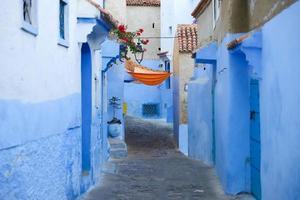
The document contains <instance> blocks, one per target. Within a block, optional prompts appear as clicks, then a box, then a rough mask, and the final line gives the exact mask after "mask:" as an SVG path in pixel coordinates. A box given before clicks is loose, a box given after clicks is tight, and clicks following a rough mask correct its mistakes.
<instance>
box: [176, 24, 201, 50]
mask: <svg viewBox="0 0 300 200" xmlns="http://www.w3.org/2000/svg"><path fill="white" fill-rule="evenodd" d="M177 37H178V44H179V52H180V53H192V52H193V51H194V50H196V49H197V46H198V36H197V25H196V24H180V25H178V26H177Z"/></svg>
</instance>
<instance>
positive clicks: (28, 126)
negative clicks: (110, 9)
mask: <svg viewBox="0 0 300 200" xmlns="http://www.w3.org/2000/svg"><path fill="white" fill-rule="evenodd" d="M84 1H85V0H80V1H78V0H77V1H76V0H70V1H69V47H68V48H67V47H64V46H61V45H58V35H59V28H58V23H59V20H58V19H59V16H58V15H59V3H58V1H57V2H54V1H52V0H43V1H38V3H39V4H38V10H37V11H38V12H37V16H38V23H37V24H38V31H39V33H38V35H37V36H34V35H32V34H30V33H28V32H25V31H24V30H22V29H21V25H22V21H23V19H22V1H21V0H5V1H3V2H1V3H2V4H1V6H3V7H4V8H5V9H3V10H2V12H1V13H0V57H1V64H0V66H1V67H0V74H1V78H0V101H4V104H1V105H0V110H1V109H2V112H7V115H5V113H4V114H3V113H2V114H3V115H2V118H0V120H2V121H1V123H2V126H0V141H1V143H0V148H4V147H9V146H13V145H18V144H22V143H25V142H27V141H30V140H34V139H38V138H41V137H47V136H49V135H53V134H58V133H62V132H64V131H65V130H67V129H68V128H70V127H71V128H72V127H74V126H79V125H80V123H81V120H80V119H81V117H80V110H81V109H80V106H78V104H80V96H79V95H80V92H81V44H80V43H79V41H78V37H77V36H78V35H80V33H81V32H82V31H83V32H84V33H85V34H89V33H90V32H91V31H92V26H93V24H91V25H90V26H89V27H90V29H89V30H88V29H81V28H80V26H78V25H77V16H78V15H77V10H78V6H79V5H80V4H81V3H82V2H84ZM79 2H80V3H79ZM86 6H89V8H90V9H91V10H93V9H94V8H93V7H92V6H91V5H86ZM90 16H93V15H90ZM83 39H84V40H83V41H80V42H86V37H85V38H83ZM92 58H93V59H94V60H93V62H92V65H93V69H92V73H93V82H92V83H93V85H92V87H93V88H92V89H93V90H92V94H93V116H94V117H93V119H95V118H96V117H95V116H96V115H97V113H98V110H95V107H96V104H97V105H99V104H100V102H99V101H100V100H99V98H98V99H97V98H95V97H96V96H97V95H100V94H99V91H98V90H97V88H96V87H95V81H94V78H95V76H96V75H97V74H99V71H100V69H101V68H102V65H101V60H100V58H101V51H99V50H97V49H94V50H93V49H92ZM98 78H99V79H100V78H101V77H98ZM98 83H101V79H100V80H99V82H98ZM99 88H100V86H99V85H98V89H99ZM96 90H97V91H98V93H97V91H96ZM74 95H76V98H75V100H74V98H71V100H68V99H67V100H66V102H68V105H65V106H61V107H59V106H56V107H55V109H54V108H48V109H49V110H50V111H53V112H51V113H50V114H48V116H47V113H44V112H43V111H45V110H46V111H49V110H47V108H44V107H38V109H36V110H34V112H33V111H32V112H31V111H28V112H26V113H25V112H22V111H21V110H20V107H18V106H19V105H21V106H24V107H25V106H28V107H30V106H35V105H41V104H43V105H45V104H46V103H47V102H53V101H56V100H62V99H65V98H68V97H70V96H71V97H72V96H74ZM74 101H76V102H74ZM96 101H97V102H96ZM44 103H45V104H44ZM72 103H73V104H74V105H76V107H75V108H73V107H70V106H72V105H71V104H72ZM5 105H11V106H12V107H7V106H5ZM46 105H47V104H46ZM51 105H53V103H52V104H51ZM1 106H2V107H1ZM51 109H52V110H51ZM56 109H60V110H61V111H58V110H56ZM30 112H31V113H30ZM59 112H62V113H64V114H65V115H66V116H64V118H63V119H60V117H61V116H59V115H57V113H59ZM45 119H47V120H45ZM14 121H15V122H14ZM46 121H47V123H46ZM3 133H5V134H3ZM7 135H10V137H7ZM1 145H2V146H1Z"/></svg>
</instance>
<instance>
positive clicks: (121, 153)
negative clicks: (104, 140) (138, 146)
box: [110, 148, 128, 159]
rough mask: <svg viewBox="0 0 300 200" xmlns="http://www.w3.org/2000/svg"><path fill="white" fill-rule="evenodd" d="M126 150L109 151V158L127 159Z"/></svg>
mask: <svg viewBox="0 0 300 200" xmlns="http://www.w3.org/2000/svg"><path fill="white" fill-rule="evenodd" d="M127 155H128V154H127V149H124V148H122V149H120V148H119V149H111V151H110V158H112V159H120V158H125V157H127Z"/></svg>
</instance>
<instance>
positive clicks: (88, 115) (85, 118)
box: [81, 43, 92, 174]
mask: <svg viewBox="0 0 300 200" xmlns="http://www.w3.org/2000/svg"><path fill="white" fill-rule="evenodd" d="M81 118H82V122H81V123H82V136H81V137H82V146H81V147H82V172H83V174H88V172H89V171H90V169H91V155H90V148H91V123H92V61H91V50H90V47H89V45H88V44H87V43H84V44H82V47H81Z"/></svg>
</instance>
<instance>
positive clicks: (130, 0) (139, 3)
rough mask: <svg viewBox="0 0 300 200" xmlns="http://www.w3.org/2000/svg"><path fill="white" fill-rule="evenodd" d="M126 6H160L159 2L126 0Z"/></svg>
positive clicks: (156, 0)
mask: <svg viewBox="0 0 300 200" xmlns="http://www.w3.org/2000/svg"><path fill="white" fill-rule="evenodd" d="M126 4H127V6H155V7H159V6H160V0H126Z"/></svg>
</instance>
